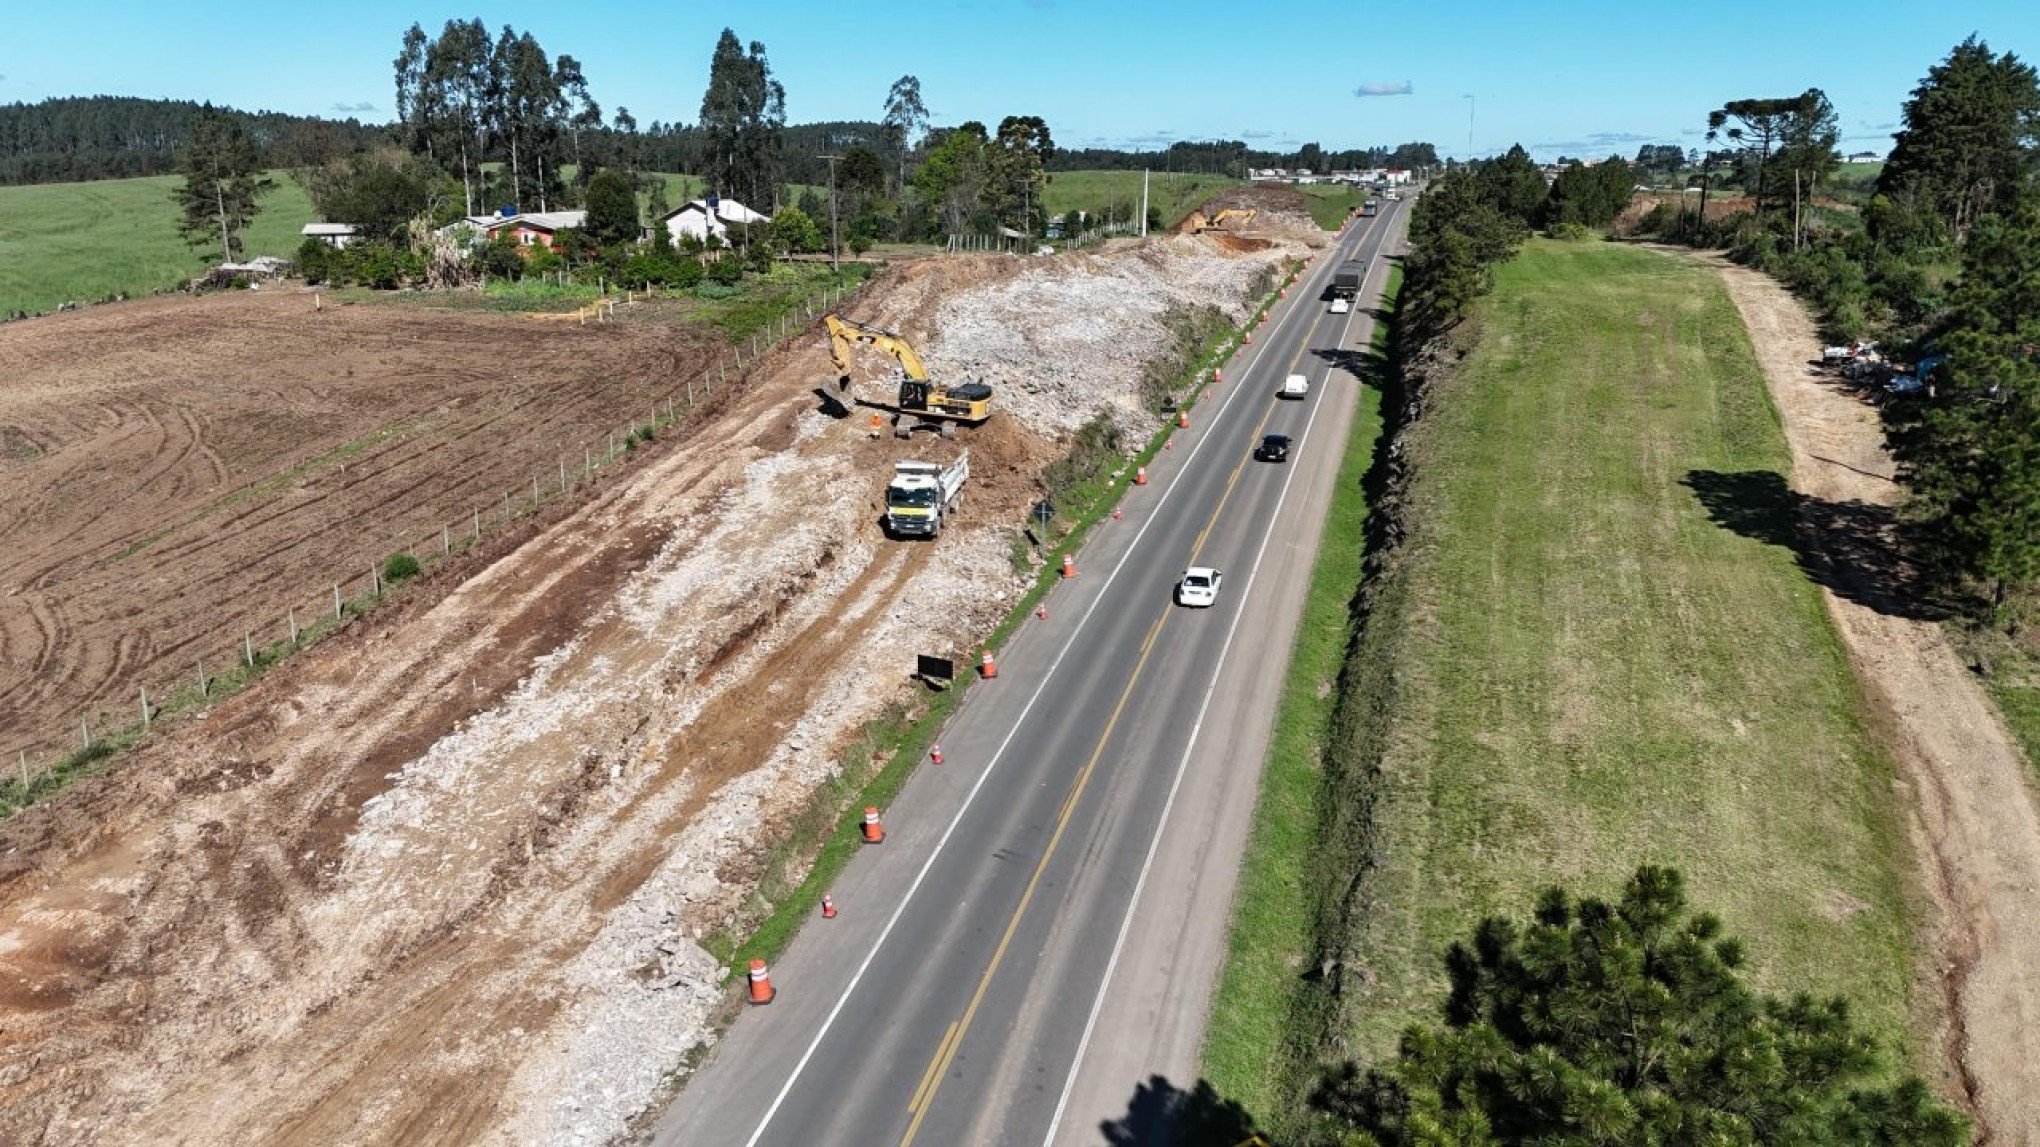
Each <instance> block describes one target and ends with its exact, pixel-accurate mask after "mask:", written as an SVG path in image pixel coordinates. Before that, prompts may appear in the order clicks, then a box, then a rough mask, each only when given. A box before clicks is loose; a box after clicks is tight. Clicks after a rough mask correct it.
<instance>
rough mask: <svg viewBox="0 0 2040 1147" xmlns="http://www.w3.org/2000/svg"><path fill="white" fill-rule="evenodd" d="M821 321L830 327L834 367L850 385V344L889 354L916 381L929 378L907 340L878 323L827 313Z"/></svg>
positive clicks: (830, 353) (918, 356) (923, 380)
mask: <svg viewBox="0 0 2040 1147" xmlns="http://www.w3.org/2000/svg"><path fill="white" fill-rule="evenodd" d="M822 322H823V324H824V325H826V326H827V327H828V328H829V357H830V358H831V359H834V360H835V363H836V369H837V371H839V372H840V373H841V375H842V379H841V384H842V385H843V386H845V387H847V386H848V385H849V379H850V359H851V347H852V346H855V345H858V344H862V345H864V346H868V347H874V348H876V349H877V350H879V351H881V352H883V353H885V354H888V355H891V356H892V359H893V361H894V362H897V363H899V364H900V369H901V370H902V371H905V372H906V375H907V377H908V378H910V379H912V380H914V381H915V382H927V381H928V366H927V364H926V363H923V362H922V361H921V356H920V354H918V353H917V352H916V351H915V350H914V348H913V346H912V345H910V344H909V343H908V342H907V340H905V339H903V338H901V337H900V336H898V335H896V334H894V333H893V332H891V331H889V330H884V329H882V328H880V327H870V326H865V325H864V324H863V323H858V322H852V321H850V320H849V319H845V318H839V317H837V316H835V315H826V316H824V317H823V319H822Z"/></svg>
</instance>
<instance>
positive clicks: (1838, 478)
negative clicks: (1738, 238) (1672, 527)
mask: <svg viewBox="0 0 2040 1147" xmlns="http://www.w3.org/2000/svg"><path fill="white" fill-rule="evenodd" d="M1710 261H1712V262H1714V263H1715V264H1716V265H1718V266H1719V267H1720V269H1721V274H1722V276H1723V278H1725V279H1726V280H1727V283H1728V290H1729V295H1730V297H1731V298H1733V299H1734V300H1735V304H1736V306H1737V308H1738V309H1740V310H1741V312H1742V315H1743V321H1744V322H1745V324H1746V325H1747V326H1748V327H1749V330H1750V337H1751V340H1752V341H1753V342H1754V343H1755V344H1756V349H1757V355H1758V358H1759V359H1760V360H1761V361H1762V363H1763V367H1764V374H1765V377H1766V379H1767V380H1768V381H1769V383H1770V387H1771V393H1772V396H1773V397H1774V399H1775V400H1776V401H1777V404H1778V409H1779V411H1780V413H1781V414H1782V415H1783V416H1784V422H1785V434H1786V437H1787V439H1788V440H1789V441H1790V443H1791V448H1792V459H1793V466H1792V475H1791V486H1792V489H1793V490H1794V491H1795V492H1796V493H1797V494H1798V495H1799V497H1800V505H1801V509H1802V520H1803V522H1804V524H1805V529H1806V533H1807V536H1808V538H1809V541H1810V543H1811V544H1812V545H1813V546H1814V547H1815V548H1816V549H1817V550H1818V551H1819V552H1818V555H1817V557H1818V558H1819V559H1820V562H1821V564H1820V566H1819V567H1818V568H1819V569H1820V571H1821V574H1822V576H1821V581H1822V582H1823V584H1824V586H1825V587H1826V600H1827V605H1828V611H1829V613H1830V614H1831V615H1832V616H1833V618H1834V620H1835V624H1836V626H1837V627H1838V628H1839V629H1840V630H1841V634H1842V638H1843V640H1844V642H1845V643H1846V644H1847V646H1848V649H1849V652H1850V656H1851V658H1852V659H1853V660H1854V662H1855V664H1856V668H1857V672H1858V674H1859V675H1860V677H1861V679H1862V681H1863V683H1864V686H1865V689H1866V691H1867V693H1868V695H1869V697H1870V700H1871V703H1872V704H1873V706H1875V708H1876V710H1877V716H1878V718H1879V723H1880V725H1881V726H1882V728H1883V729H1884V731H1885V733H1886V739H1887V740H1888V742H1889V743H1890V744H1891V746H1892V748H1893V751H1894V752H1895V753H1896V755H1897V758H1898V761H1899V765H1900V772H1901V776H1902V778H1903V785H1904V787H1905V789H1906V795H1907V797H1908V798H1909V804H1910V806H1911V808H1912V810H1913V813H1914V822H1913V837H1914V842H1915V844H1916V846H1917V850H1918V854H1919V859H1920V863H1921V867H1922V876H1921V880H1922V883H1923V885H1924V886H1925V888H1926V890H1927V893H1928V894H1929V895H1930V896H1931V898H1932V901H1933V909H1934V913H1933V919H1932V920H1931V926H1932V941H1933V952H1934V966H1933V967H1932V968H1931V969H1929V971H1930V973H1931V974H1933V975H1934V977H1935V983H1936V987H1937V989H1938V991H1939V994H1940V996H1941V1000H1942V1003H1943V1009H1942V1015H1941V1017H1940V1023H1939V1033H1938V1034H1939V1038H1940V1043H1941V1050H1942V1052H1943V1056H1944V1065H1945V1070H1944V1073H1943V1077H1942V1079H1941V1081H1940V1082H1941V1085H1942V1089H1943V1090H1944V1091H1945V1092H1947V1093H1948V1094H1949V1095H1950V1096H1951V1097H1952V1098H1954V1099H1955V1100H1956V1101H1958V1102H1959V1103H1961V1104H1962V1106H1963V1107H1964V1108H1966V1109H1967V1110H1968V1111H1969V1112H1970V1114H1971V1115H1972V1117H1973V1118H1974V1119H1975V1121H1976V1124H1977V1141H1978V1142H1979V1143H1990V1144H2032V1143H2040V916H2036V914H2035V913H2034V911H2033V906H2034V903H2035V899H2034V897H2035V890H2036V884H2035V882H2036V880H2040V811H2036V802H2035V796H2034V793H2033V790H2032V787H2031V785H2030V782H2029V779H2028V778H2029V771H2028V767H2027V764H2026V761H2025V759H2024V757H2023V755H2022V754H2021V752H2020V750H2019V748H2018V746H2017V744H2016V742H2014V741H2013V740H2012V738H2011V736H2010V734H2009V733H2008V732H2007V730H2006V728H2005V726H2004V722H2003V719H2002V717H2001V716H2000V714H1999V713H1998V711H1997V709H1996V707H1995V706H1994V705H1993V704H1992V703H1991V700H1990V698H1989V696H1988V695H1987V694H1986V693H1985V692H1984V690H1983V688H1982V687H1981V685H1980V684H1979V683H1978V682H1977V680H1976V679H1975V678H1974V677H1973V676H1972V675H1971V674H1970V672H1969V670H1968V669H1967V668H1966V667H1965V666H1964V665H1963V663H1962V660H1961V658H1960V657H1959V656H1958V655H1957V653H1956V651H1955V650H1954V648H1953V647H1952V646H1951V645H1950V643H1949V641H1948V637H1947V635H1946V633H1945V632H1944V631H1943V629H1942V627H1941V625H1940V624H1939V623H1938V622H1936V621H1935V620H1933V619H1932V618H1931V617H1929V616H1925V615H1924V613H1923V611H1922V610H1921V609H1919V608H1918V607H1917V605H1916V604H1915V602H1914V601H1913V599H1912V598H1911V596H1910V595H1909V594H1907V593H1906V589H1905V570H1904V567H1903V564H1902V562H1900V561H1899V560H1898V559H1897V558H1896V557H1895V556H1894V555H1895V552H1896V551H1895V550H1894V549H1893V548H1892V547H1891V545H1890V537H1889V533H1888V529H1889V523H1890V508H1891V507H1892V506H1893V505H1895V504H1896V503H1897V502H1898V500H1899V498H1900V496H1901V491H1900V488H1899V487H1898V486H1897V485H1896V484H1895V483H1894V482H1893V481H1892V475H1893V473H1894V470H1893V465H1892V462H1891V459H1890V456H1889V455H1888V453H1887V452H1886V450H1885V447H1884V436H1883V431H1882V428H1881V426H1880V423H1879V421H1878V417H1877V413H1876V411H1875V410H1874V409H1873V408H1871V407H1870V406H1869V405H1868V404H1867V403H1866V402H1865V401H1864V399H1863V397H1862V396H1861V395H1860V394H1859V393H1857V392H1856V391H1855V390H1854V389H1853V388H1851V387H1849V386H1848V385H1846V384H1845V383H1843V382H1842V380H1840V379H1839V378H1836V377H1834V376H1832V375H1829V374H1827V373H1825V372H1823V371H1822V370H1820V369H1819V366H1818V360H1819V358H1820V349H1821V348H1820V341H1819V339H1818V337H1817V333H1816V329H1815V326H1814V323H1813V320H1812V318H1811V316H1810V315H1809V314H1808V313H1807V311H1806V308H1805V307H1804V306H1803V305H1802V304H1801V303H1800V302H1799V301H1798V300H1797V299H1795V298H1793V297H1792V295H1791V294H1789V293H1788V292H1787V291H1785V289H1784V288H1782V287H1780V286H1779V285H1778V284H1777V283H1776V282H1774V281H1773V280H1771V279H1769V278H1767V277H1765V276H1763V275H1760V274H1758V273H1756V272H1753V271H1749V270H1747V269H1744V268H1741V267H1737V266H1735V265H1733V264H1730V263H1728V262H1726V261H1725V260H1720V259H1712V260H1710Z"/></svg>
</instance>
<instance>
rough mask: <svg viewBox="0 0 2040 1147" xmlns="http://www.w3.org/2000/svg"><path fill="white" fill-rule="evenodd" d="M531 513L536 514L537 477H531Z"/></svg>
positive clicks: (534, 475)
mask: <svg viewBox="0 0 2040 1147" xmlns="http://www.w3.org/2000/svg"><path fill="white" fill-rule="evenodd" d="M531 511H532V513H537V512H538V475H536V474H533V475H532V476H531Z"/></svg>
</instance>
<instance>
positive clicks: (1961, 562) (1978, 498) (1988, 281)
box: [1893, 193, 2040, 624]
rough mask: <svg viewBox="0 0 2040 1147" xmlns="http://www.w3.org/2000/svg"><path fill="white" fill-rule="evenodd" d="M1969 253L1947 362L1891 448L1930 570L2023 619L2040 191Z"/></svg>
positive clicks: (2037, 473)
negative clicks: (2018, 601)
mask: <svg viewBox="0 0 2040 1147" xmlns="http://www.w3.org/2000/svg"><path fill="white" fill-rule="evenodd" d="M1963 256H1964V257H1963V272H1962V278H1961V281H1960V282H1959V283H1958V284H1957V285H1956V287H1955V290H1954V294H1953V297H1952V298H1951V300H1950V308H1949V309H1950V312H1951V315H1950V321H1949V328H1948V331H1947V333H1946V334H1945V335H1944V336H1943V338H1942V346H1943V347H1944V349H1945V350H1946V351H1947V354H1948V360H1947V363H1946V366H1945V369H1944V370H1942V371H1940V372H1938V373H1937V374H1936V376H1935V377H1936V382H1935V387H1934V393H1933V394H1932V396H1931V397H1929V398H1925V399H1922V400H1918V401H1915V402H1913V403H1911V404H1909V405H1908V407H1906V408H1905V409H1903V410H1901V411H1900V412H1898V413H1897V414H1896V415H1895V416H1894V422H1895V424H1896V425H1895V433H1894V435H1893V446H1894V449H1895V452H1896V453H1897V455H1898V458H1899V462H1900V465H1901V466H1902V468H1903V470H1904V476H1905V478H1906V481H1907V483H1908V485H1909V487H1910V490H1911V497H1910V501H1909V502H1908V505H1907V515H1906V516H1907V519H1908V521H1909V524H1910V525H1911V528H1912V533H1913V536H1914V538H1915V539H1916V540H1917V541H1918V542H1919V543H1920V549H1921V552H1922V554H1923V555H1924V556H1925V557H1926V558H1927V560H1928V564H1929V567H1930V568H1931V569H1932V570H1934V571H1935V572H1936V573H1937V574H1938V575H1939V577H1940V580H1941V582H1942V584H1943V585H1944V586H1946V587H1948V588H1951V589H1960V588H1961V587H1963V586H1965V585H1977V586H1980V587H1981V588H1982V589H1983V591H1984V593H1985V595H1986V597H1987V599H1988V602H1989V608H1990V610H1991V613H1992V615H1993V620H1996V621H1999V622H2003V623H2006V624H2014V623H2016V621H2017V619H2016V618H2014V617H2010V616H2007V614H2006V610H2007V609H2008V607H2009V606H2010V604H2011V602H2012V600H2013V596H2014V594H2015V592H2016V591H2018V590H2021V589H2025V588H2029V587H2032V586H2034V585H2035V584H2040V361H2036V357H2040V351H2036V349H2035V348H2036V347H2040V193H2034V194H2029V195H2028V196H2027V198H2026V200H2025V201H2024V202H2023V203H2022V204H2021V205H2020V206H2019V207H2018V208H2017V209H2016V210H2014V211H2013V212H2011V213H2010V214H2007V215H1990V216H1986V217H1985V218H1984V219H1983V221H1982V222H1980V223H1978V224H1977V225H1976V227H1975V228H1974V229H1973V230H1972V231H1971V232H1970V237H1969V242H1968V244H1967V245H1966V247H1965V249H1964V252H1963Z"/></svg>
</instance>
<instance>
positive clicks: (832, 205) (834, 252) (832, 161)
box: [817, 155, 843, 275]
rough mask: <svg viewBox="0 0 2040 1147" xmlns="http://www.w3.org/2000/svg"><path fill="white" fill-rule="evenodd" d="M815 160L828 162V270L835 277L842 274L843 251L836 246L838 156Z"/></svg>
mask: <svg viewBox="0 0 2040 1147" xmlns="http://www.w3.org/2000/svg"><path fill="white" fill-rule="evenodd" d="M817 158H820V159H826V160H828V161H829V270H830V271H831V272H832V273H834V274H837V275H841V274H842V273H843V251H842V248H840V247H839V246H837V244H836V161H837V160H839V159H841V158H843V157H842V156H840V155H824V156H818V157H817Z"/></svg>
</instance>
